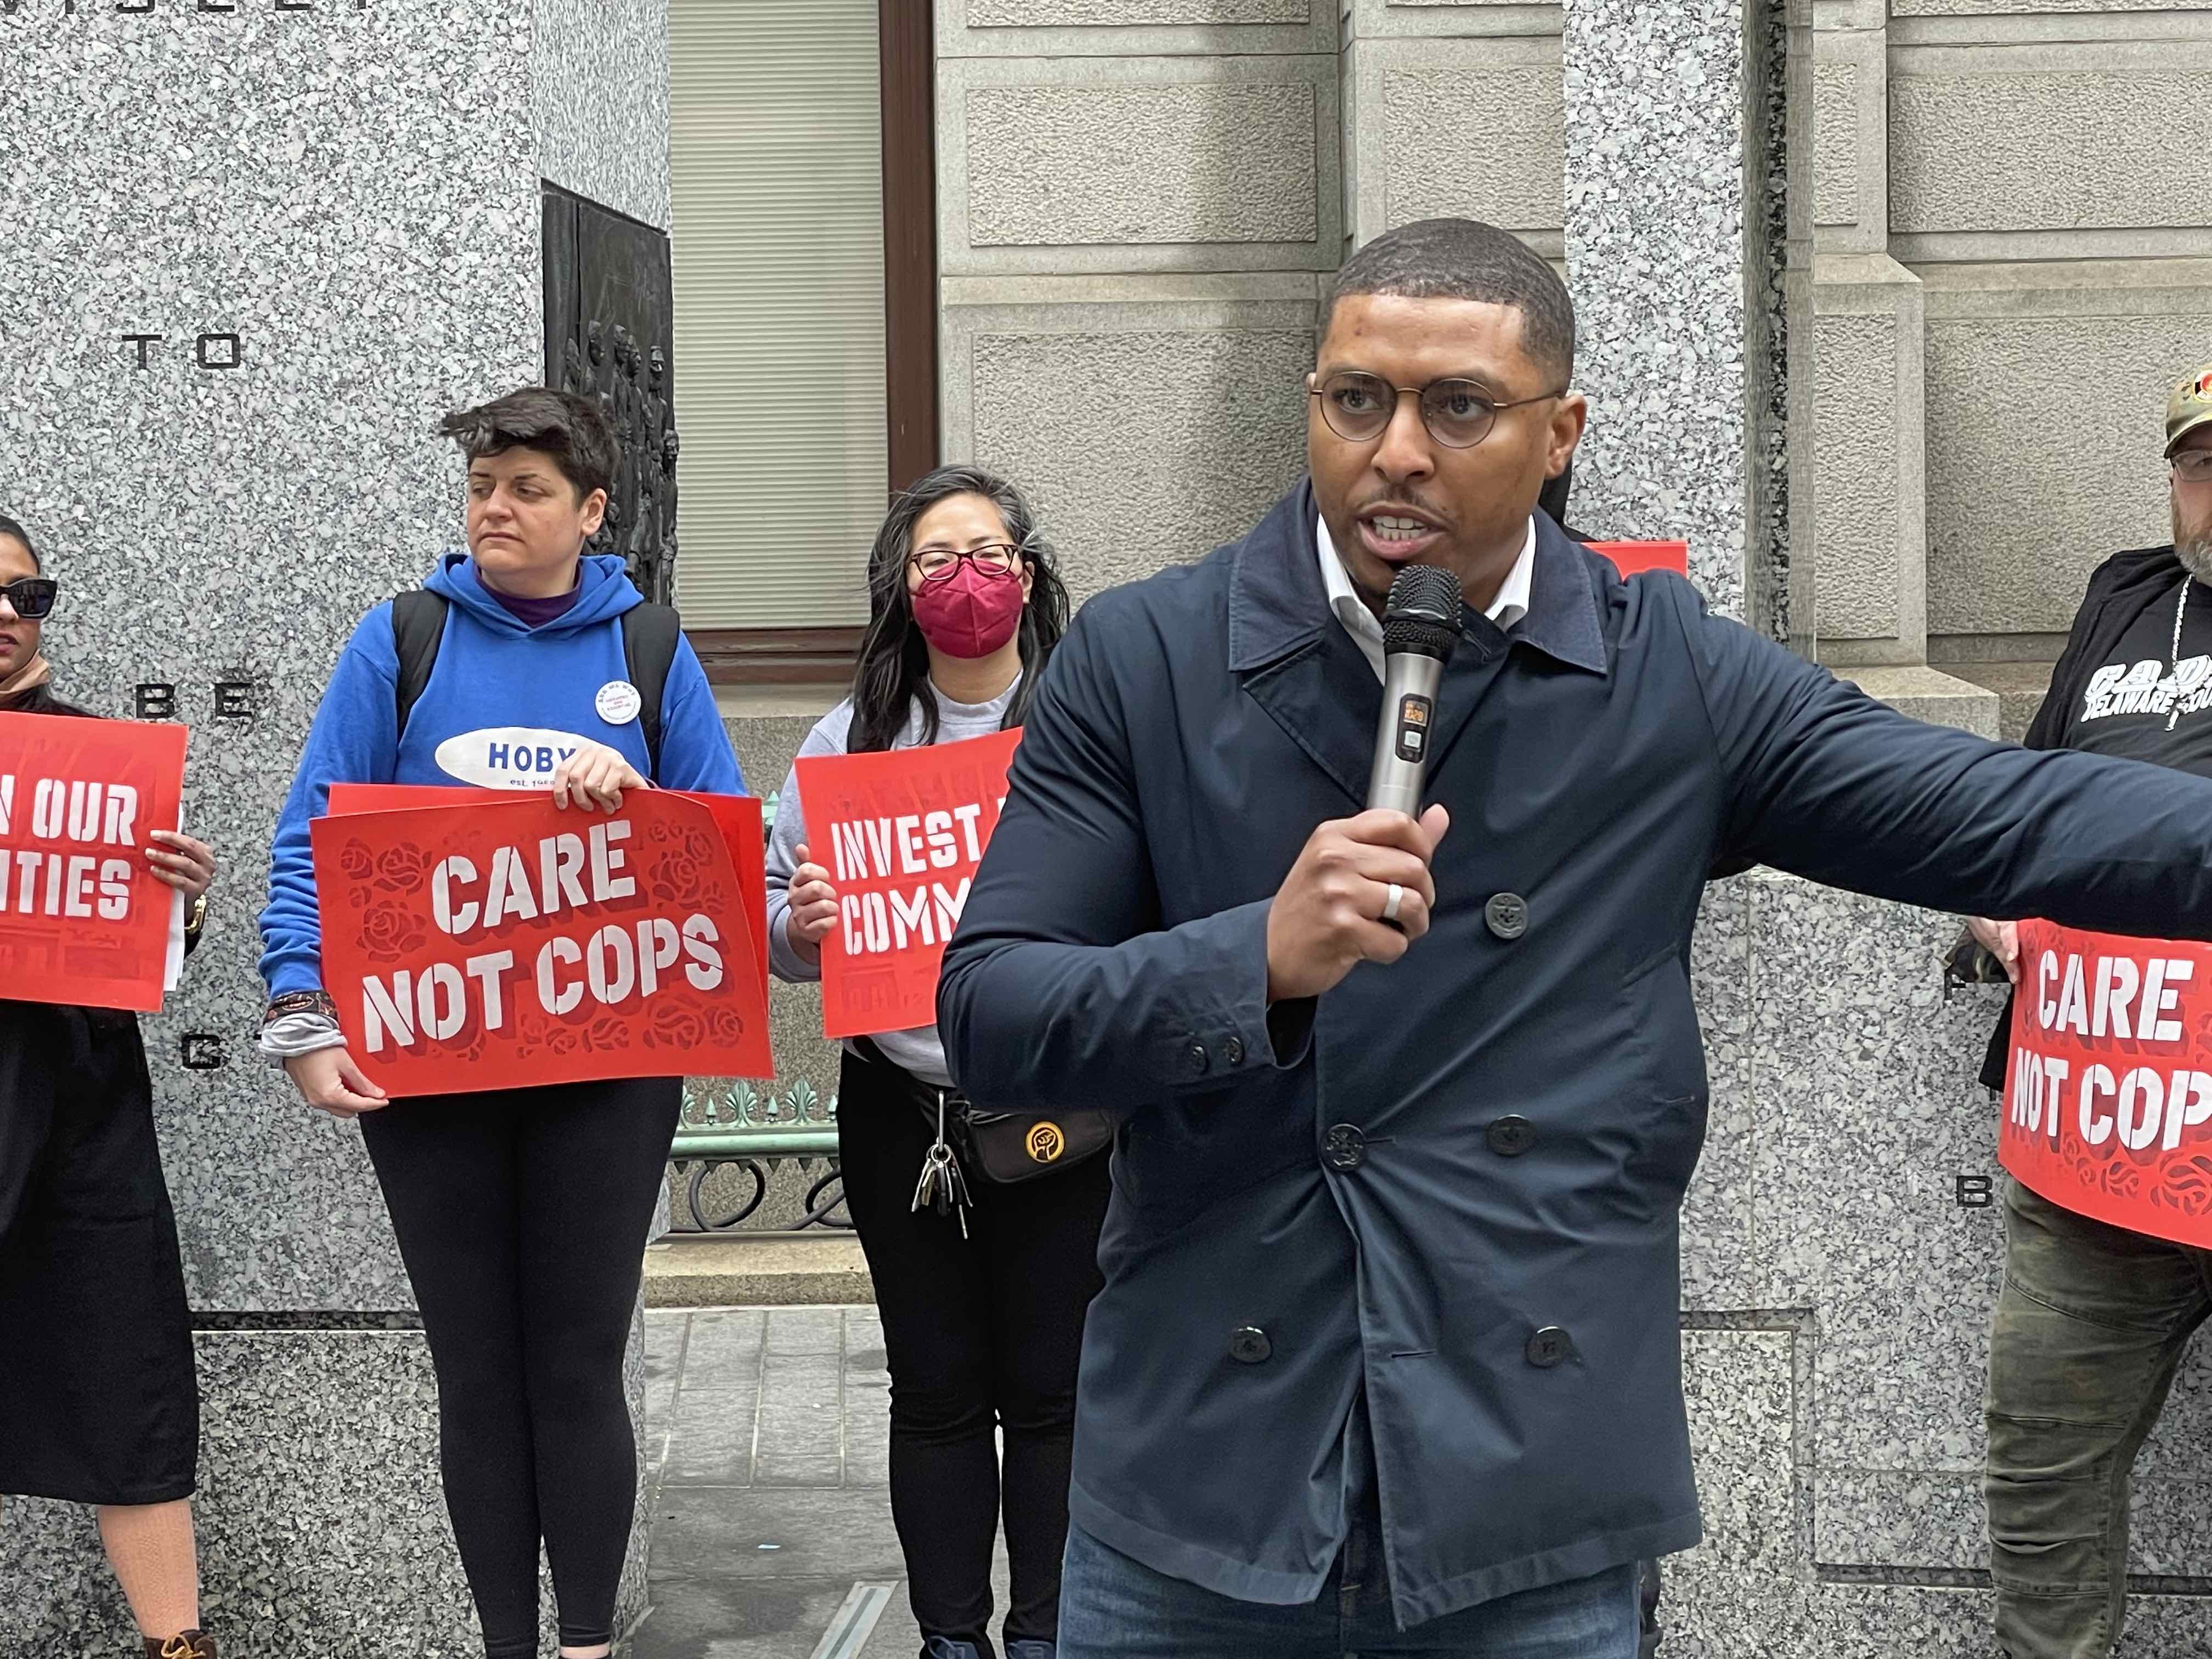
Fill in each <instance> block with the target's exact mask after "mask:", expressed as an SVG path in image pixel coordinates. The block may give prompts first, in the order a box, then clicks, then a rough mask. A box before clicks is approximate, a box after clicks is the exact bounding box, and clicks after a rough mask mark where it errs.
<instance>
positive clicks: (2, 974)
mask: <svg viewBox="0 0 2212 1659" xmlns="http://www.w3.org/2000/svg"><path fill="white" fill-rule="evenodd" d="M184 793H185V728H184V727H183V726H151V725H142V724H140V723H138V722H137V721H133V720H81V719H78V718H76V717H74V716H71V715H66V714H0V997H15V998H18V999H21V1000H35V1001H39V1002H55V1003H71V1004H76V1005H78V1006H83V1007H89V1008H131V1009H137V1010H139V1011H141V1012H153V1011H155V1010H156V1009H158V1008H160V1007H161V991H162V985H163V980H164V977H165V971H164V970H165V969H166V968H167V963H168V954H169V918H170V915H171V913H172V911H173V910H174V908H176V894H175V890H174V889H173V888H171V887H168V886H167V885H166V884H163V883H162V882H161V881H159V880H157V879H156V878H155V875H154V872H153V866H151V865H149V864H148V863H147V861H146V854H145V852H144V848H146V846H147V845H148V843H149V840H150V839H151V837H150V836H149V831H151V830H155V829H175V828H176V827H177V823H178V815H179V811H181V809H182V806H183V802H184ZM26 993H29V994H30V995H29V996H28V997H26V996H25V994H26Z"/></svg>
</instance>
